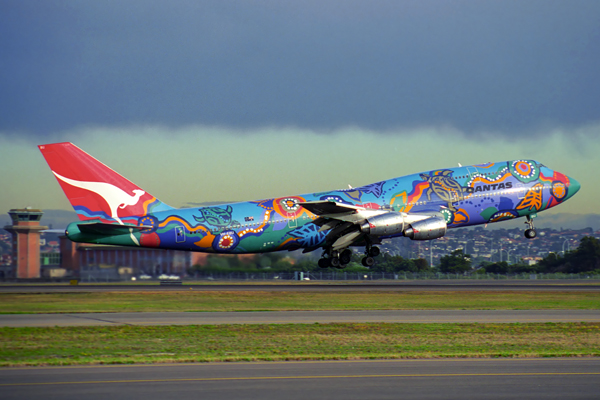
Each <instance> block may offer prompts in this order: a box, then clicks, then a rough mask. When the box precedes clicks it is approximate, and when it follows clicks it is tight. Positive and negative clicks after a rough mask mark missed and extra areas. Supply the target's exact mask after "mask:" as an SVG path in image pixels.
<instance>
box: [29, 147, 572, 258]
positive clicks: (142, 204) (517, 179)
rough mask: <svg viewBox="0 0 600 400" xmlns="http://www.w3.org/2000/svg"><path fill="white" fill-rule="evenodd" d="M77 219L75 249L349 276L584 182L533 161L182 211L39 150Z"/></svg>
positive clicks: (543, 203) (531, 234)
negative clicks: (216, 259)
mask: <svg viewBox="0 0 600 400" xmlns="http://www.w3.org/2000/svg"><path fill="white" fill-rule="evenodd" d="M38 147H39V149H40V151H41V152H42V154H43V156H44V158H45V159H46V162H47V163H48V165H49V167H50V170H51V171H52V173H53V175H54V176H55V178H56V179H57V181H58V183H59V184H60V186H61V188H62V190H63V191H64V192H65V194H66V196H67V198H68V200H69V202H70V203H71V205H72V206H73V208H74V209H75V212H76V213H77V215H78V217H79V220H80V221H79V222H73V223H71V224H69V225H68V227H67V229H66V232H65V234H66V236H67V237H68V238H69V239H70V240H72V241H74V242H84V243H97V244H109V245H121V246H137V247H150V248H161V249H174V250H188V251H199V252H208V253H229V254H243V253H263V252H272V251H281V250H289V251H292V250H299V249H303V252H311V251H314V250H318V249H320V250H321V251H322V256H321V258H320V259H319V263H318V265H319V267H321V268H328V267H335V268H344V267H345V266H346V265H347V264H348V263H349V262H350V258H351V256H352V250H350V247H351V246H359V247H364V248H365V255H364V257H363V258H362V264H363V265H364V266H367V267H370V266H372V265H373V264H374V262H375V260H374V257H376V256H377V255H379V253H380V249H379V247H377V245H378V244H381V242H382V240H383V239H387V238H393V237H401V236H404V237H408V238H410V239H412V240H432V239H437V238H440V237H442V236H444V235H445V234H446V232H447V229H452V228H459V227H466V226H473V225H480V224H486V225H487V224H488V223H495V222H500V221H507V220H511V219H514V218H520V217H525V218H526V221H525V224H526V225H527V229H526V230H525V232H524V233H525V237H526V238H528V239H533V238H535V237H536V231H535V227H534V225H533V218H534V217H536V216H537V213H538V212H540V211H543V210H547V209H549V208H552V207H555V206H557V205H559V204H561V203H563V202H564V201H566V200H567V199H569V198H571V197H572V196H573V195H575V193H577V191H578V190H579V188H580V184H579V182H577V181H576V180H575V179H573V178H570V177H568V176H567V175H564V174H562V173H560V172H558V171H553V170H551V169H549V168H548V167H546V166H544V165H542V164H540V163H539V162H537V161H535V160H525V159H519V160H513V161H502V162H489V163H485V164H479V165H472V166H460V164H459V167H454V168H444V169H436V170H432V171H426V172H422V173H417V174H412V175H406V176H402V177H398V178H392V179H388V180H384V181H380V182H375V183H371V184H369V185H365V186H360V187H349V188H347V189H340V190H332V191H328V192H320V193H309V194H303V195H295V196H285V197H279V198H272V199H264V200H256V201H246V202H239V203H232V204H220V205H214V206H209V207H192V208H181V209H176V208H173V207H170V206H168V205H166V204H165V203H163V202H162V201H160V200H159V199H158V198H156V197H155V196H153V195H151V194H150V193H148V192H146V191H145V190H143V189H141V188H140V187H139V186H137V185H135V184H134V183H132V182H130V181H129V180H127V179H126V178H124V177H123V176H121V175H119V174H118V173H117V172H115V171H113V170H112V169H110V168H109V167H107V166H106V165H104V164H102V163H101V162H100V161H98V160H96V159H95V158H93V157H92V156H90V155H89V154H87V153H86V152H84V151H83V150H81V149H79V148H78V147H77V146H75V145H74V144H72V143H67V142H65V143H53V144H45V145H40V146H38Z"/></svg>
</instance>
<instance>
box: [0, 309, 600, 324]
mask: <svg viewBox="0 0 600 400" xmlns="http://www.w3.org/2000/svg"><path fill="white" fill-rule="evenodd" d="M334 322H338V323H360V322H389V323H514V322H519V323H531V322H600V310H368V311H246V312H143V313H142V312H139V313H131V312H129V313H79V314H75V313H73V314H0V327H26V326H29V327H42V326H110V325H219V324H312V323H334Z"/></svg>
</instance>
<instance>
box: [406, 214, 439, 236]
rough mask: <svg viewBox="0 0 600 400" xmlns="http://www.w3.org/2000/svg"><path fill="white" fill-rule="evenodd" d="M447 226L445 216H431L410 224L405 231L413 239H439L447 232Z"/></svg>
mask: <svg viewBox="0 0 600 400" xmlns="http://www.w3.org/2000/svg"><path fill="white" fill-rule="evenodd" d="M447 228H448V225H447V224H446V221H445V220H444V217H431V218H427V219H422V220H420V221H415V222H413V223H412V224H410V225H409V227H408V229H406V231H405V232H404V236H406V237H409V238H411V239H412V240H430V239H437V238H441V237H442V236H444V235H445V234H446V229H447Z"/></svg>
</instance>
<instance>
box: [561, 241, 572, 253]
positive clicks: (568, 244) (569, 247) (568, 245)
mask: <svg viewBox="0 0 600 400" xmlns="http://www.w3.org/2000/svg"><path fill="white" fill-rule="evenodd" d="M565 243H566V244H567V251H571V244H570V243H569V239H565V241H564V242H563V246H562V253H563V257H564V256H565Z"/></svg>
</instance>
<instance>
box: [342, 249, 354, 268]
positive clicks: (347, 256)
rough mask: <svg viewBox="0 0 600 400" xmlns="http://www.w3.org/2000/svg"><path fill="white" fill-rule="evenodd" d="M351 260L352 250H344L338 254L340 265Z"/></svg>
mask: <svg viewBox="0 0 600 400" xmlns="http://www.w3.org/2000/svg"><path fill="white" fill-rule="evenodd" d="M351 259H352V250H350V249H346V250H344V251H342V254H340V264H343V265H346V264H348V263H349V262H350V260H351Z"/></svg>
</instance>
